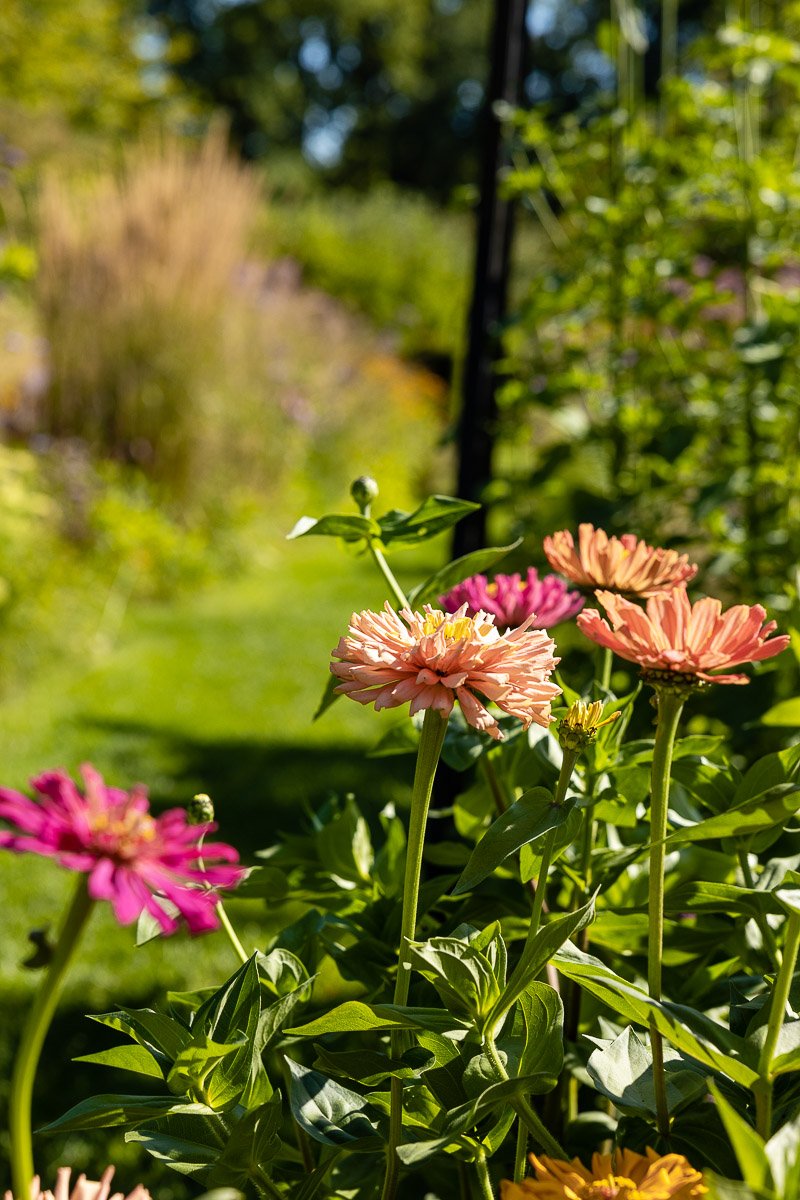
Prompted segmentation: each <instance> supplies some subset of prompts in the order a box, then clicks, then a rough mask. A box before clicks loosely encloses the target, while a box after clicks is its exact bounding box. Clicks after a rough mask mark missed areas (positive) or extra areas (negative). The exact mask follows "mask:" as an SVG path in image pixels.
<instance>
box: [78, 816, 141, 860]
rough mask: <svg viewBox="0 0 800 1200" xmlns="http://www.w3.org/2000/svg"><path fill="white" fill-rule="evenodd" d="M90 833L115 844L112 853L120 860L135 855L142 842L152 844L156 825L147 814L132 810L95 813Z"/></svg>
mask: <svg viewBox="0 0 800 1200" xmlns="http://www.w3.org/2000/svg"><path fill="white" fill-rule="evenodd" d="M92 832H93V833H95V834H97V835H99V836H100V837H101V838H103V839H110V840H112V841H113V842H114V843H115V846H114V852H115V854H116V855H117V856H118V857H120V858H128V857H131V856H133V855H135V854H136V850H137V848H138V847H139V846H141V844H142V842H152V841H153V840H154V839H155V836H156V823H155V821H154V820H153V818H152V817H151V816H150V815H149V814H148V813H141V812H136V810H135V809H133V808H128V809H123V810H122V811H121V812H120V811H119V810H116V811H112V812H100V813H97V814H96V815H95V816H94V818H93V820H92Z"/></svg>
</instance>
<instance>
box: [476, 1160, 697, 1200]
mask: <svg viewBox="0 0 800 1200" xmlns="http://www.w3.org/2000/svg"><path fill="white" fill-rule="evenodd" d="M530 1160H531V1164H532V1166H533V1169H534V1171H535V1172H536V1178H535V1179H524V1180H523V1181H522V1183H511V1182H509V1181H504V1182H503V1183H501V1184H500V1198H501V1200H536V1198H538V1200H696V1198H698V1197H700V1196H705V1195H707V1193H708V1188H707V1187H706V1186H705V1184H704V1183H703V1176H702V1174H701V1173H700V1171H696V1170H695V1169H694V1167H692V1166H691V1165H690V1164H689V1163H688V1162H687V1161H686V1159H685V1158H684V1157H683V1155H682V1154H657V1153H656V1152H655V1150H650V1149H648V1151H647V1153H646V1154H637V1153H636V1152H635V1151H633V1150H617V1152H616V1153H615V1154H613V1155H611V1154H594V1155H592V1166H591V1169H588V1168H587V1167H585V1166H584V1165H583V1163H582V1162H581V1161H580V1159H579V1158H573V1160H572V1162H565V1161H564V1160H563V1159H559V1158H547V1157H545V1156H544V1155H542V1157H541V1158H537V1157H536V1155H535V1154H532V1155H531V1156H530Z"/></svg>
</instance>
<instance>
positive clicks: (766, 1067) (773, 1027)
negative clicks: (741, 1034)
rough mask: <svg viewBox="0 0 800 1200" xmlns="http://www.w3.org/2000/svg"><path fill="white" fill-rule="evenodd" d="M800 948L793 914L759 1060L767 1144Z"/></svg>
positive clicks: (798, 918) (760, 1120)
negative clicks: (778, 1053) (775, 1071)
mask: <svg viewBox="0 0 800 1200" xmlns="http://www.w3.org/2000/svg"><path fill="white" fill-rule="evenodd" d="M798 948H800V914H798V913H796V912H793V913H790V915H789V923H788V926H787V929H786V941H785V942H784V947H783V962H782V963H781V969H780V970H779V971H778V978H777V979H776V980H775V988H774V990H773V992H772V999H771V1001H770V1006H769V1020H768V1022H767V1034H766V1037H765V1038H764V1045H763V1046H762V1047H761V1054H760V1055H759V1059H758V1076H759V1078H758V1083H757V1085H756V1087H755V1088H754V1089H753V1090H754V1092H755V1097H756V1129H757V1130H758V1132H759V1133H760V1134H761V1136H762V1138H764V1140H765V1141H766V1140H767V1139H768V1138H769V1137H770V1135H771V1133H772V1060H773V1058H774V1056H775V1048H776V1046H777V1045H778V1038H779V1037H780V1033H781V1028H782V1026H783V1018H784V1015H785V1013H786V1002H787V1000H788V999H789V991H790V989H791V986H792V979H793V977H794V969H795V967H796V965H797V951H798Z"/></svg>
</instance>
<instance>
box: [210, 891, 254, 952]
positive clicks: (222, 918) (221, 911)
mask: <svg viewBox="0 0 800 1200" xmlns="http://www.w3.org/2000/svg"><path fill="white" fill-rule="evenodd" d="M217 916H218V917H219V923H220V925H221V926H222V928H223V929H224V930H225V933H226V934H227V935H228V941H229V942H230V944H231V945H232V946H233V949H234V950H235V952H236V955H237V957H238V959H239V961H240V963H241V964H242V966H244V964H245V963H246V962H249V961H250V955H249V954H248V953H247V951H246V950H245V948H244V946H243V945H242V943H241V942H240V941H239V936H238V934H237V933H236V930H235V929H234V928H233V925H231V919H230V917H229V916H228V914H227V913H226V911H225V908H224V906H223V904H222V901H221V900H220V901H219V902H218V904H217Z"/></svg>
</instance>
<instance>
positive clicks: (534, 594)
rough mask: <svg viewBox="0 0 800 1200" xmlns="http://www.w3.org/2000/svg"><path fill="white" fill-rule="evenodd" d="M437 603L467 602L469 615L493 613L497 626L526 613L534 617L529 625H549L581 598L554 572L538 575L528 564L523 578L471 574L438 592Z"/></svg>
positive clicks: (449, 608)
mask: <svg viewBox="0 0 800 1200" xmlns="http://www.w3.org/2000/svg"><path fill="white" fill-rule="evenodd" d="M439 603H440V604H441V606H442V608H443V609H444V610H445V611H446V612H456V610H457V609H459V608H460V607H461V605H462V604H466V606H467V615H468V616H470V617H474V616H475V615H476V613H479V612H487V613H492V614H493V615H494V616H495V617H496V618H497V625H498V628H500V629H515V628H516V627H517V626H518V625H521V624H522V623H523V621H526V620H527V619H528V617H533V621H532V622H531V624H530V626H529V628H531V629H549V628H550V626H551V625H557V624H558V623H559V621H568V620H569V618H570V617H574V616H575V614H576V613H579V612H580V610H581V609H582V608H583V603H584V601H583V596H581V595H580V594H579V593H578V592H571V591H570V590H569V588H568V587H567V585H566V583H565V582H564V580H563V579H559V578H558V576H557V575H545V577H544V578H543V579H540V578H539V573H538V571H537V570H536V568H535V567H529V568H528V574H527V577H526V579H525V581H524V582H523V580H522V577H521V575H519V573H517V574H514V575H495V577H494V579H493V581H492V582H491V583H489V581H488V580H487V578H486V576H485V575H472V576H471V577H470V578H469V579H465V580H464V582H463V583H459V584H457V585H456V587H454V588H453V589H452V591H449V592H448V593H447V595H446V596H441V597H440V598H439Z"/></svg>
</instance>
